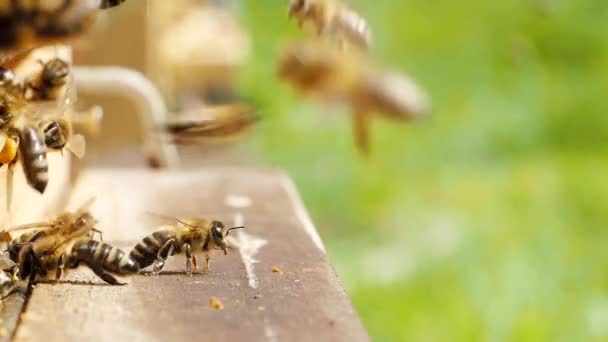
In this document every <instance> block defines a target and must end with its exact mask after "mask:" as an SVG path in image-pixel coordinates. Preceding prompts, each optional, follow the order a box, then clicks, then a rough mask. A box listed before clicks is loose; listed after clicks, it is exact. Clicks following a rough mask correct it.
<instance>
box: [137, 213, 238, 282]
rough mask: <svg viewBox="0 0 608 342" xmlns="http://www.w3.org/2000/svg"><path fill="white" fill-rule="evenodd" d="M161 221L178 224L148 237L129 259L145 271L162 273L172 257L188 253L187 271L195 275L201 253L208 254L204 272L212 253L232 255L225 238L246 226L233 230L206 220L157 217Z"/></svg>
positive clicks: (218, 222)
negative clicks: (214, 251)
mask: <svg viewBox="0 0 608 342" xmlns="http://www.w3.org/2000/svg"><path fill="white" fill-rule="evenodd" d="M153 215H154V216H157V217H159V218H162V219H165V220H170V221H173V222H175V223H176V224H175V225H167V226H162V227H161V228H159V229H158V230H157V231H155V232H154V233H152V234H150V235H148V236H146V237H145V238H144V239H143V240H142V241H140V242H139V243H137V245H135V247H133V249H132V250H131V252H130V254H129V256H130V257H131V259H133V260H134V261H135V262H137V264H138V265H139V268H140V269H144V268H146V267H148V266H150V265H153V273H154V274H158V273H159V272H160V271H161V270H162V268H163V266H164V265H165V261H166V260H167V258H168V257H169V256H172V255H174V254H184V255H185V256H186V272H187V273H188V275H191V274H192V270H193V268H194V269H196V268H197V263H196V255H195V254H197V253H204V254H205V265H204V266H203V270H204V271H208V270H209V268H210V261H211V256H210V253H211V251H212V250H216V249H219V250H223V251H224V254H228V246H227V245H226V241H225V238H226V237H227V236H228V234H229V233H230V231H232V230H234V229H243V228H245V227H232V228H229V229H227V230H226V229H225V227H224V224H223V223H222V222H220V221H215V220H212V221H210V220H207V219H203V218H189V219H184V220H180V219H177V218H173V217H167V216H163V215H158V214H153Z"/></svg>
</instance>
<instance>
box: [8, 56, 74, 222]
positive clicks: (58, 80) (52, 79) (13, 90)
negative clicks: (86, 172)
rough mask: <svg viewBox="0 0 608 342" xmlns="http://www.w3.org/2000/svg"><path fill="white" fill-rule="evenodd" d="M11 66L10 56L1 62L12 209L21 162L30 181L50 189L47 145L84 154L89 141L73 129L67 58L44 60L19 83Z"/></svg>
mask: <svg viewBox="0 0 608 342" xmlns="http://www.w3.org/2000/svg"><path fill="white" fill-rule="evenodd" d="M20 59H21V58H20ZM6 65H11V66H14V65H15V62H14V61H12V60H10V61H8V62H7V63H5V66H2V65H0V74H3V75H4V77H3V78H4V80H5V81H4V82H2V83H0V166H1V165H4V164H8V173H7V209H8V210H10V206H11V198H12V177H13V172H14V170H13V169H14V167H15V165H16V164H17V162H19V161H20V162H21V165H22V166H23V171H24V174H25V177H26V180H27V182H28V184H29V185H30V186H31V187H32V188H33V189H35V190H36V191H38V192H39V193H44V191H45V189H46V186H47V184H48V180H49V179H48V162H47V150H48V149H50V150H58V151H62V150H63V149H64V148H66V149H68V150H70V151H72V152H73V153H74V154H75V155H76V156H77V157H82V156H83V155H84V150H85V145H84V144H85V142H84V137H82V136H81V135H77V134H73V130H72V124H71V120H70V117H71V115H72V112H71V111H70V110H69V107H70V104H71V103H72V102H73V100H74V99H73V91H72V89H71V87H70V86H69V82H68V78H69V66H68V65H67V63H66V62H64V61H62V60H60V59H59V58H55V59H52V60H50V61H49V62H41V69H40V71H39V74H38V76H37V77H35V78H34V79H33V80H27V81H25V82H22V81H21V82H18V81H17V80H16V79H15V77H14V74H13V72H12V71H11V69H8V68H7V67H6ZM17 65H18V64H17ZM66 67H67V68H66ZM42 99H44V100H42Z"/></svg>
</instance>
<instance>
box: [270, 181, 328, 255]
mask: <svg viewBox="0 0 608 342" xmlns="http://www.w3.org/2000/svg"><path fill="white" fill-rule="evenodd" d="M281 184H282V185H283V188H284V189H285V192H287V196H288V197H289V199H290V200H291V203H293V210H294V212H295V213H296V216H297V217H298V220H300V222H301V223H302V225H303V226H304V230H305V231H306V233H308V236H310V238H311V239H312V242H314V244H315V245H316V246H317V247H318V248H319V249H320V250H321V251H323V253H326V251H325V246H324V245H323V241H322V240H321V236H319V232H318V231H317V228H316V227H315V225H314V224H313V223H312V220H311V219H310V216H309V215H308V212H307V211H306V208H305V207H304V203H303V202H302V198H301V197H300V195H299V194H298V191H297V190H296V186H295V185H294V184H293V181H292V180H291V178H289V177H288V176H287V175H286V174H282V175H281Z"/></svg>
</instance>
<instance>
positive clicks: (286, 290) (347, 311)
mask: <svg viewBox="0 0 608 342" xmlns="http://www.w3.org/2000/svg"><path fill="white" fill-rule="evenodd" d="M93 194H94V195H96V203H95V204H94V206H93V208H92V211H93V213H94V215H96V217H98V219H99V220H100V228H101V229H102V230H103V231H104V240H106V241H113V242H112V243H114V244H116V245H118V246H121V247H123V248H124V249H127V250H128V249H130V246H133V245H134V244H135V242H136V241H137V240H139V239H141V238H143V237H144V236H145V235H146V234H149V233H150V232H152V231H153V230H154V229H155V228H156V226H157V225H158V223H157V222H155V221H154V220H152V219H151V218H150V217H148V216H146V215H145V212H146V211H154V212H159V213H164V214H169V215H174V216H180V217H184V216H198V215H201V214H203V215H207V216H209V217H216V218H219V219H221V220H223V221H224V222H225V223H226V224H227V225H232V224H241V223H244V224H245V225H246V226H247V229H246V230H244V231H239V232H238V233H234V236H232V239H231V241H230V243H231V244H232V245H235V246H238V248H233V249H231V250H230V251H229V253H228V255H227V256H224V255H223V253H221V252H220V253H215V254H214V257H213V260H212V268H211V271H210V272H208V273H197V274H195V275H193V276H192V277H188V276H186V275H185V273H184V262H185V259H184V257H183V256H175V257H173V258H171V259H170V260H169V261H168V263H167V265H166V266H165V269H164V270H163V273H161V274H160V275H158V276H151V275H138V276H133V277H129V278H124V280H125V281H126V282H128V284H127V285H125V286H108V285H104V284H102V282H101V281H100V280H99V279H97V278H96V277H95V276H94V275H93V274H92V273H91V272H89V271H88V270H85V269H79V270H77V271H73V272H72V273H70V274H69V275H68V277H67V279H66V282H62V283H59V284H38V285H37V286H36V287H35V288H34V289H33V292H32V296H31V298H30V300H29V302H28V305H27V309H26V311H25V313H24V314H23V315H22V316H21V323H20V326H19V328H18V330H17V332H16V335H15V336H16V340H17V341H42V340H44V341H82V340H87V341H94V340H96V341H110V340H111V341H124V340H128V341H130V342H133V341H179V340H186V339H196V340H199V341H368V340H369V337H368V336H367V333H366V332H365V330H364V328H363V327H362V324H361V322H360V320H359V318H358V317H357V315H356V313H355V312H354V310H353V307H352V305H351V303H350V301H349V299H348V297H347V295H346V294H345V292H344V290H343V289H342V287H341V285H340V282H339V280H338V278H337V277H336V275H335V272H334V270H333V268H332V266H331V265H330V264H329V261H328V258H327V256H326V254H325V253H324V250H323V245H322V243H321V240H320V239H319V237H318V235H317V233H316V230H315V228H314V226H313V225H312V223H311V222H310V220H309V218H308V215H307V213H306V211H305V210H304V208H303V206H302V203H301V202H300V199H299V198H298V196H297V193H296V192H295V189H294V187H293V184H292V183H291V181H290V179H289V178H288V177H286V176H285V175H283V174H282V173H277V172H263V171H246V170H241V169H238V170H237V169H216V170H203V171H184V172H163V171H160V172H159V171H148V170H101V171H89V172H86V173H84V174H83V175H82V177H81V178H80V181H79V183H77V185H76V187H75V190H74V192H73V196H72V199H71V207H72V208H73V207H77V206H78V205H79V204H80V203H82V202H83V201H84V200H85V199H86V198H89V197H90V196H91V195H93ZM231 235H232V234H231ZM202 259H203V258H202V257H200V258H199V260H201V261H202ZM273 267H279V268H281V269H282V270H283V272H284V273H283V274H282V275H281V274H279V273H273V272H272V269H273ZM211 296H215V297H217V298H219V299H220V300H221V301H222V303H223V304H224V309H223V310H221V311H217V310H212V309H210V308H209V300H210V297H211Z"/></svg>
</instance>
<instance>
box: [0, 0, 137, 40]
mask: <svg viewBox="0 0 608 342" xmlns="http://www.w3.org/2000/svg"><path fill="white" fill-rule="evenodd" d="M123 2H125V0H56V1H31V0H11V1H8V0H3V1H2V2H0V3H1V5H0V50H24V49H30V48H33V47H36V46H41V45H47V44H53V43H57V42H59V41H64V40H66V39H72V38H75V37H77V36H78V35H80V34H82V33H83V32H85V31H86V30H87V29H88V28H89V27H90V26H91V25H92V24H93V22H94V19H95V16H96V14H97V12H98V10H99V9H107V8H111V7H114V6H118V5H120V4H121V3H123Z"/></svg>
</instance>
